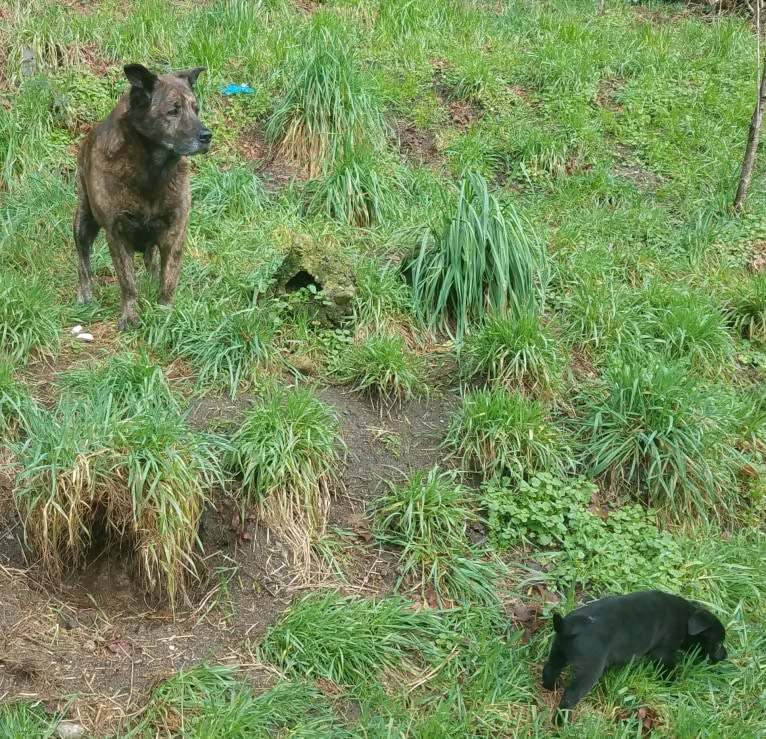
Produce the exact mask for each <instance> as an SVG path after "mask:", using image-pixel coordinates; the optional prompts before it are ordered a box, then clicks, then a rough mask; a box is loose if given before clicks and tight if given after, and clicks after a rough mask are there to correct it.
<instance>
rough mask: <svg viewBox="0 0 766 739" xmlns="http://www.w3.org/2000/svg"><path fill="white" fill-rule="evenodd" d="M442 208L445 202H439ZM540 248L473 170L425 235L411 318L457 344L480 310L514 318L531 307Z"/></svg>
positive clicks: (415, 268)
mask: <svg viewBox="0 0 766 739" xmlns="http://www.w3.org/2000/svg"><path fill="white" fill-rule="evenodd" d="M444 207H445V210H446V203H445V206H444ZM540 259H541V254H540V253H539V244H538V242H537V238H536V236H535V234H534V232H533V231H532V230H531V227H530V226H529V224H525V223H524V221H523V220H522V218H521V217H520V216H519V215H518V214H517V213H516V212H515V211H514V210H513V209H512V208H511V206H510V205H506V206H505V207H504V208H501V206H500V204H499V202H498V200H497V199H496V197H495V196H494V195H492V194H491V193H490V190H489V186H488V185H487V182H486V180H485V179H484V178H483V177H482V176H481V175H480V174H478V173H470V172H469V173H467V174H466V175H465V176H464V177H463V178H462V179H461V181H460V185H459V188H458V196H457V205H456V208H455V211H454V213H450V214H449V215H446V216H445V218H444V223H443V225H442V227H441V231H440V232H438V233H434V232H433V231H427V232H426V233H425V234H424V235H423V237H422V239H421V242H420V248H419V249H418V250H417V251H416V252H415V254H414V255H413V259H412V262H411V264H409V267H408V268H409V270H410V271H411V277H412V297H413V303H414V306H415V311H416V315H417V316H418V317H419V319H420V320H421V321H422V322H423V323H424V324H425V325H427V326H428V327H429V328H430V329H432V330H435V329H439V330H443V331H446V332H447V333H448V334H449V335H450V336H453V335H454V336H455V337H456V338H457V339H458V340H461V339H462V338H463V336H464V335H465V334H466V333H468V332H469V331H470V330H471V328H472V327H475V326H478V325H481V323H482V322H483V316H484V314H485V311H486V310H490V311H491V312H494V313H495V314H497V315H509V316H515V315H517V314H518V313H519V312H520V311H522V310H525V309H529V308H532V307H534V306H536V305H537V302H538V299H539V296H538V295H537V292H536V288H537V285H536V284H535V280H536V277H537V276H538V272H539V268H540V266H541V265H540V264H539V262H540Z"/></svg>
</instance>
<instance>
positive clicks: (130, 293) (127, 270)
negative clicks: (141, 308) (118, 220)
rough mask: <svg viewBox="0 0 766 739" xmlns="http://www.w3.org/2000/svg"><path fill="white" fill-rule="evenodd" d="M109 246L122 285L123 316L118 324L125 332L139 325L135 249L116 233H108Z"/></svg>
mask: <svg viewBox="0 0 766 739" xmlns="http://www.w3.org/2000/svg"><path fill="white" fill-rule="evenodd" d="M106 242H107V244H109V253H110V254H111V255H112V262H113V263H114V271H115V272H116V273H117V280H118V281H119V283H120V293H121V294H122V315H121V316H120V321H119V323H118V326H119V329H120V331H125V330H127V329H128V328H130V327H131V326H137V325H138V314H137V310H136V304H137V302H138V293H137V291H136V272H135V268H134V267H133V249H132V248H131V247H130V245H129V244H128V242H127V241H125V240H124V239H123V238H122V237H121V236H117V235H115V234H114V233H108V234H107V238H106Z"/></svg>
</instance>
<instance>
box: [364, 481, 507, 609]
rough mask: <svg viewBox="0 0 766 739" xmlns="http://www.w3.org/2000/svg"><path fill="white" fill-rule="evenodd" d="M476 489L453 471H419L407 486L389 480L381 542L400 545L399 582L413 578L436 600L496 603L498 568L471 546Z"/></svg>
mask: <svg viewBox="0 0 766 739" xmlns="http://www.w3.org/2000/svg"><path fill="white" fill-rule="evenodd" d="M472 497H473V496H472V494H471V492H470V491H469V490H468V489H467V488H465V487H463V486H462V485H460V484H459V483H458V481H457V480H456V476H455V475H454V474H449V473H444V472H439V470H438V468H435V467H434V468H432V469H430V470H429V471H428V472H416V473H414V474H413V475H411V476H410V479H409V480H408V482H407V483H406V484H403V485H393V484H391V483H388V492H386V493H385V494H384V495H382V496H381V497H380V498H378V500H377V501H376V502H375V504H374V521H375V531H376V536H377V538H378V540H379V541H382V542H386V543H388V544H393V545H395V546H397V547H401V554H400V557H399V563H400V568H401V575H400V577H399V582H400V583H401V582H402V581H403V580H406V579H407V578H408V577H411V578H414V579H415V581H416V582H418V583H419V584H420V587H421V589H422V590H423V591H424V592H425V591H426V590H427V588H428V587H430V588H432V589H433V594H434V597H435V598H436V600H437V602H438V603H440V604H443V603H444V602H445V600H449V601H452V600H457V601H459V602H461V603H463V602H468V603H483V604H489V605H497V592H496V589H495V588H496V580H497V579H498V575H499V569H497V568H494V569H493V567H492V565H491V564H488V563H486V562H483V561H482V560H481V559H479V558H478V557H477V556H476V554H475V553H472V552H471V550H470V547H469V546H468V540H467V537H466V526H467V525H468V524H469V523H471V522H475V521H477V520H478V515H477V513H476V511H475V504H473V501H472Z"/></svg>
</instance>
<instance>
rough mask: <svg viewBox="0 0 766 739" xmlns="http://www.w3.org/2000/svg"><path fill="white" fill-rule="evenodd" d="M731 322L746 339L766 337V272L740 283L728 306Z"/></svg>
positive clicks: (732, 293) (733, 291)
mask: <svg viewBox="0 0 766 739" xmlns="http://www.w3.org/2000/svg"><path fill="white" fill-rule="evenodd" d="M726 314H727V318H728V320H729V323H730V324H731V325H732V326H733V327H734V330H735V331H737V333H738V334H740V335H741V336H744V337H745V338H746V339H756V338H763V337H766V273H764V274H759V275H755V276H753V277H751V278H750V279H748V280H745V281H743V282H741V283H739V284H738V285H737V287H736V289H735V290H732V291H731V295H730V297H729V300H728V305H727V306H726Z"/></svg>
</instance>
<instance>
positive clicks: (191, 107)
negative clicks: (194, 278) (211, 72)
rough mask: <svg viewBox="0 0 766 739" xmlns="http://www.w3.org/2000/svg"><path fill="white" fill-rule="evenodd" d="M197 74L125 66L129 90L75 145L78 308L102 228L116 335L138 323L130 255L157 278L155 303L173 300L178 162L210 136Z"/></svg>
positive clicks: (87, 291) (187, 196) (183, 208)
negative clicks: (111, 272)
mask: <svg viewBox="0 0 766 739" xmlns="http://www.w3.org/2000/svg"><path fill="white" fill-rule="evenodd" d="M204 70H205V68H204V67H197V68H195V69H188V70H184V71H181V72H174V73H173V74H165V75H160V76H157V75H154V74H152V73H151V72H150V71H149V70H148V69H146V68H145V67H143V66H141V65H140V64H128V65H127V66H126V67H125V76H126V77H127V78H128V81H129V82H130V90H129V91H128V92H126V93H125V94H124V95H123V96H122V98H121V99H120V101H119V103H118V104H117V107H116V108H115V109H114V110H113V111H112V113H111V114H110V115H109V117H108V118H106V119H105V120H103V121H101V123H99V124H97V125H96V126H95V128H94V129H93V130H92V131H91V132H90V133H89V134H88V136H87V137H86V138H85V140H84V141H83V143H82V146H81V147H80V152H79V156H78V159H77V163H78V167H77V211H76V212H75V216H74V240H75V243H76V245H77V251H78V252H79V255H80V264H79V269H78V275H79V282H80V290H79V295H78V302H80V303H86V302H88V301H89V300H91V299H92V297H93V293H92V289H91V269H90V250H91V247H92V246H93V241H94V239H95V238H96V235H97V234H98V232H99V230H100V229H102V228H103V229H104V232H105V235H106V241H107V243H108V244H109V252H110V253H111V255H112V261H113V262H114V268H115V271H116V273H117V279H118V280H119V283H120V291H121V293H122V315H121V316H120V322H119V327H120V329H122V330H124V329H126V328H128V327H129V326H131V325H136V324H137V323H138V317H137V315H136V301H137V294H136V276H135V270H134V268H133V253H134V252H136V251H140V252H143V255H144V263H145V264H146V267H147V269H148V270H149V271H150V272H151V274H152V275H153V276H154V277H155V279H156V278H157V277H159V282H160V289H159V295H158V297H157V302H158V303H160V304H162V305H169V304H170V303H172V301H173V297H174V295H175V291H176V285H177V284H178V274H179V272H180V269H181V257H182V255H183V245H184V239H185V238H186V225H187V222H188V220H189V208H190V206H191V192H190V190H189V173H188V171H187V165H186V161H185V159H184V157H186V156H190V155H193V154H201V153H204V152H206V151H208V150H209V149H210V141H211V139H212V137H213V135H212V134H211V133H210V131H209V130H208V129H207V128H205V126H204V125H202V123H201V122H200V120H199V118H198V113H199V104H198V103H197V98H196V96H195V94H194V91H193V87H194V85H195V83H196V82H197V78H198V77H199V75H200V73H201V72H203V71H204ZM157 251H159V258H160V266H159V270H158V266H157Z"/></svg>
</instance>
